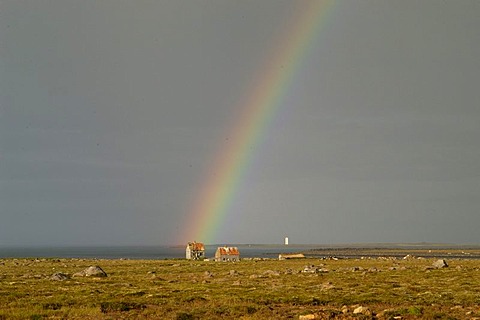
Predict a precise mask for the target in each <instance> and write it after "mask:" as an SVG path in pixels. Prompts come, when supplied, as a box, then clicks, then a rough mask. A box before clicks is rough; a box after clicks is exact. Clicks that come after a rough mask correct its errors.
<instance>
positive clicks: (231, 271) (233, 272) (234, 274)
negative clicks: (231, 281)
mask: <svg viewBox="0 0 480 320" xmlns="http://www.w3.org/2000/svg"><path fill="white" fill-rule="evenodd" d="M229 274H230V276H231V277H235V276H238V275H239V273H238V271H237V270H230V272H229Z"/></svg>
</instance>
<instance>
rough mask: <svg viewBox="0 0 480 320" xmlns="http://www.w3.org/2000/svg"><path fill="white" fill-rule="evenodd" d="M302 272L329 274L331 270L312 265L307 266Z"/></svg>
mask: <svg viewBox="0 0 480 320" xmlns="http://www.w3.org/2000/svg"><path fill="white" fill-rule="evenodd" d="M301 272H303V273H327V272H329V270H328V269H325V268H322V267H316V266H314V265H311V266H305V267H304V268H303V270H302V271H301Z"/></svg>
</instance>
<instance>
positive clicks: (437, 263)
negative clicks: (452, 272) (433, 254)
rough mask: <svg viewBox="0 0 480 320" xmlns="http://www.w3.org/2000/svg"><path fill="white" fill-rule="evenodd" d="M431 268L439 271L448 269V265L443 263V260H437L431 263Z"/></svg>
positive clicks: (445, 262)
mask: <svg viewBox="0 0 480 320" xmlns="http://www.w3.org/2000/svg"><path fill="white" fill-rule="evenodd" d="M433 266H434V267H435V268H437V269H441V268H446V267H448V263H447V261H445V260H443V259H439V260H437V261H435V262H434V263H433Z"/></svg>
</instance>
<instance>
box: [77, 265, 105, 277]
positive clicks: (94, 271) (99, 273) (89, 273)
mask: <svg viewBox="0 0 480 320" xmlns="http://www.w3.org/2000/svg"><path fill="white" fill-rule="evenodd" d="M73 276H74V277H106V276H107V273H106V272H105V271H103V269H102V268H100V267H99V266H90V267H88V268H86V269H85V270H82V271H80V272H77V273H74V274H73Z"/></svg>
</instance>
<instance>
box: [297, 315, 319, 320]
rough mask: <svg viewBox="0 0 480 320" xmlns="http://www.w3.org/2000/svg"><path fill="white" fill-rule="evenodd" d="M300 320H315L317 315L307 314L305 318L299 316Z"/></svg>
mask: <svg viewBox="0 0 480 320" xmlns="http://www.w3.org/2000/svg"><path fill="white" fill-rule="evenodd" d="M298 319H299V320H313V319H315V315H314V314H305V315H303V316H298Z"/></svg>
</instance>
